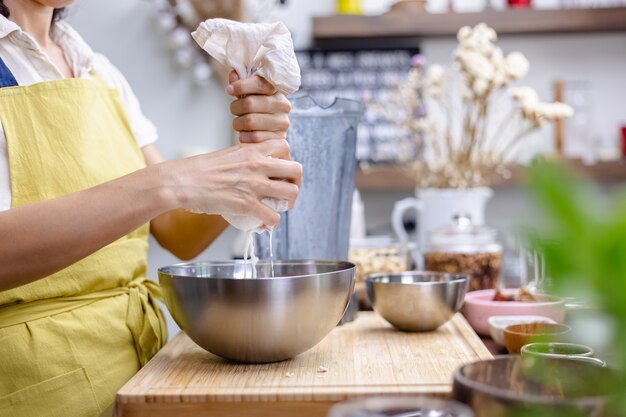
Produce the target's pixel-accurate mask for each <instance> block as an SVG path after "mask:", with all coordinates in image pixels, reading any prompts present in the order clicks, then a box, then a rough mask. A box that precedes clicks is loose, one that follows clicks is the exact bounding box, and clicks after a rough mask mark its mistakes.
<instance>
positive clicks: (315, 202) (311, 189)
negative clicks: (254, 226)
mask: <svg viewBox="0 0 626 417" xmlns="http://www.w3.org/2000/svg"><path fill="white" fill-rule="evenodd" d="M291 104H292V110H291V114H290V119H291V127H290V128H289V131H288V133H287V141H288V142H289V144H290V146H291V158H292V159H293V160H295V161H298V162H300V163H301V164H302V167H303V170H302V172H303V176H302V187H301V189H300V194H299V196H298V200H297V201H296V204H295V207H294V208H293V209H291V210H290V211H288V212H287V213H281V221H280V224H279V226H278V227H277V228H276V230H274V232H273V237H272V240H273V242H272V246H273V251H274V259H280V260H287V259H318V260H331V259H332V260H346V259H348V249H349V243H350V242H349V241H350V217H351V214H352V193H353V192H354V178H355V171H356V132H357V125H358V121H359V117H360V114H361V104H360V103H359V102H358V101H354V100H347V99H342V98H337V99H335V101H334V102H333V103H332V104H331V105H330V106H328V107H321V106H319V105H318V104H317V103H316V102H315V100H314V99H313V98H312V97H310V96H305V97H299V98H294V99H292V100H291ZM257 244H258V248H259V249H258V254H259V257H260V258H264V259H267V258H269V255H270V242H269V234H267V233H262V234H260V235H257Z"/></svg>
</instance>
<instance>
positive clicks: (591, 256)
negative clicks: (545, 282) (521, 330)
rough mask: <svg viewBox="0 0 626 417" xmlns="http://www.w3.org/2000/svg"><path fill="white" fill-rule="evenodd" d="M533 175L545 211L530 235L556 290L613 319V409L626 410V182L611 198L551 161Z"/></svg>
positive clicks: (619, 413) (533, 188) (532, 184)
mask: <svg viewBox="0 0 626 417" xmlns="http://www.w3.org/2000/svg"><path fill="white" fill-rule="evenodd" d="M528 179H529V185H530V190H531V192H532V194H533V195H534V197H535V199H536V201H537V202H538V204H539V208H540V209H541V213H542V214H543V215H544V216H545V219H544V220H545V223H544V224H543V225H542V226H541V229H536V230H535V231H534V232H532V233H530V236H529V239H530V242H531V245H532V246H533V247H535V249H537V250H539V251H540V252H542V253H543V254H544V256H545V261H546V272H547V276H548V277H549V278H550V281H551V283H550V285H551V289H550V291H551V292H553V293H556V294H560V295H572V294H577V295H580V294H583V295H584V296H585V298H586V299H587V300H591V301H592V302H593V303H594V305H595V306H596V307H597V308H599V309H600V310H601V311H603V312H604V313H605V314H606V315H607V316H608V317H610V318H611V319H612V320H613V324H614V332H613V340H612V345H613V355H612V358H611V361H610V364H611V366H612V367H614V368H615V369H617V370H618V375H617V378H618V381H617V384H616V385H617V386H616V387H615V388H616V395H615V396H614V400H613V402H612V403H611V412H610V415H615V416H626V369H625V365H626V188H625V189H623V190H620V191H617V192H616V193H615V195H614V197H613V198H611V199H609V198H607V197H606V196H605V195H604V194H603V193H602V192H601V190H600V189H598V188H596V187H594V186H593V185H591V184H588V183H585V182H583V181H580V180H579V179H577V178H575V177H574V176H573V175H572V174H571V173H570V172H569V171H568V170H567V169H566V168H565V167H563V166H561V165H557V164H554V163H545V162H542V163H537V164H535V165H534V166H532V167H531V168H530V169H529V170H528ZM534 415H535V416H537V414H534Z"/></svg>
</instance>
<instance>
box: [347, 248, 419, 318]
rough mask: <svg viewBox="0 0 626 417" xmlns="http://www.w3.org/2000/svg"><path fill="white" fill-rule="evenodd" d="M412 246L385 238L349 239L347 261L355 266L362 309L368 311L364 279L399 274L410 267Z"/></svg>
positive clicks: (357, 289)
mask: <svg viewBox="0 0 626 417" xmlns="http://www.w3.org/2000/svg"><path fill="white" fill-rule="evenodd" d="M413 249H415V248H414V246H412V245H410V244H401V243H397V242H393V241H392V240H391V238H389V237H386V236H381V237H375V238H371V237H370V238H365V239H351V240H350V252H349V255H348V259H349V261H350V262H352V263H354V264H355V265H356V291H357V294H358V296H359V304H360V306H361V308H362V309H369V308H370V306H369V300H368V299H367V295H366V294H365V284H364V281H365V278H366V277H367V276H368V275H372V274H380V273H399V272H404V271H408V270H410V269H411V267H412V263H413V262H412V261H413V257H412V250H413Z"/></svg>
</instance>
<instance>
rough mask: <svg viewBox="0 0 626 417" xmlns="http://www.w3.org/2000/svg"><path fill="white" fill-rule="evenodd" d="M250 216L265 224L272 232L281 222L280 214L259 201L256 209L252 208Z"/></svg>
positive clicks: (255, 205)
mask: <svg viewBox="0 0 626 417" xmlns="http://www.w3.org/2000/svg"><path fill="white" fill-rule="evenodd" d="M250 215H252V216H254V217H256V218H257V219H259V220H261V221H262V222H263V224H265V226H266V227H267V228H268V229H270V230H274V229H275V228H276V226H278V223H279V222H280V214H278V213H277V212H275V211H274V210H272V209H271V208H269V207H268V206H266V205H265V204H263V203H261V202H260V201H257V202H256V203H255V204H254V207H252V208H251V210H250Z"/></svg>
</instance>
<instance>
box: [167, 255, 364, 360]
mask: <svg viewBox="0 0 626 417" xmlns="http://www.w3.org/2000/svg"><path fill="white" fill-rule="evenodd" d="M273 265H274V277H272V274H271V264H270V263H269V262H267V261H259V263H258V265H257V268H256V269H257V274H258V278H244V276H247V277H250V276H251V266H250V263H249V262H248V263H247V264H244V262H243V261H229V262H197V263H186V264H180V265H174V266H166V267H163V268H160V269H159V282H160V284H161V288H162V291H163V296H164V301H165V304H166V305H167V308H168V310H169V311H170V313H171V314H172V317H174V320H175V321H176V323H178V325H179V326H180V327H181V328H182V329H183V330H184V331H185V332H186V333H187V334H188V335H189V337H191V339H192V340H193V341H194V342H196V343H197V344H198V345H200V346H201V347H203V348H204V349H206V350H208V351H209V352H211V353H213V354H215V355H218V356H221V357H223V358H226V359H231V360H235V361H239V362H248V363H264V362H276V361H281V360H285V359H289V358H292V357H294V356H296V355H298V354H300V353H302V352H304V351H306V350H308V349H310V348H312V347H313V346H315V345H316V344H318V343H319V342H320V341H321V340H322V339H323V338H324V337H325V336H326V335H327V334H328V333H329V332H330V331H331V330H332V329H333V328H335V326H336V325H337V323H338V322H339V320H340V319H341V317H342V315H343V313H344V312H345V310H346V307H347V305H348V301H349V300H350V295H351V294H352V291H353V289H354V271H355V266H354V264H351V263H349V262H339V261H337V262H335V261H276V262H274V264H273ZM246 270H247V271H246Z"/></svg>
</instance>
